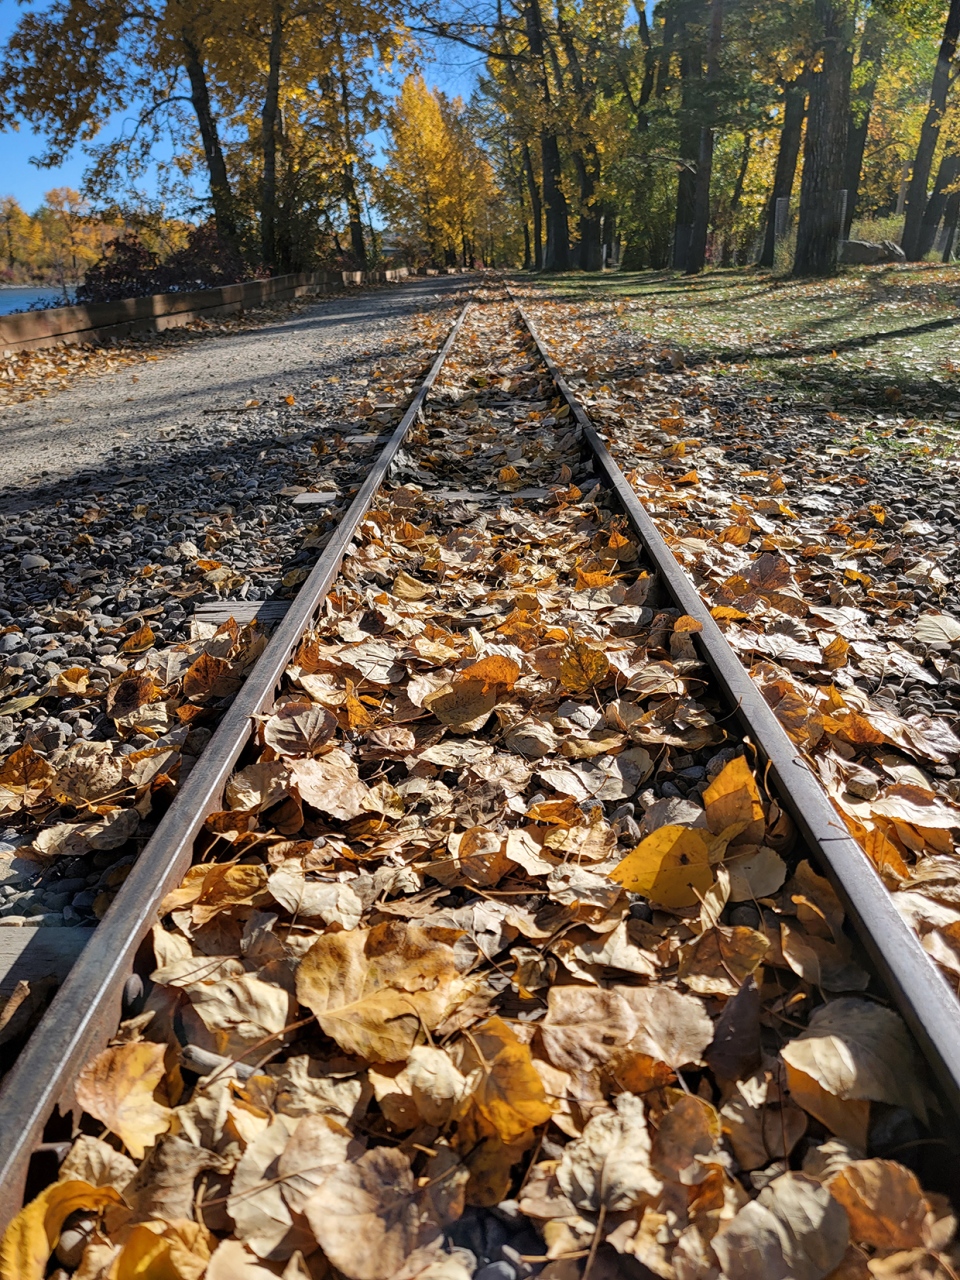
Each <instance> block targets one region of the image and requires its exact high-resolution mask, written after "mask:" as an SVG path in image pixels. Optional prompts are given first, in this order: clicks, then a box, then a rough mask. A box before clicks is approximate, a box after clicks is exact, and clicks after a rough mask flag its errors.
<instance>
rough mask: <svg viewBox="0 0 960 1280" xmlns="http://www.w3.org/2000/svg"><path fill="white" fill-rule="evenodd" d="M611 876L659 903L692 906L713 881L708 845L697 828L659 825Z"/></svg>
mask: <svg viewBox="0 0 960 1280" xmlns="http://www.w3.org/2000/svg"><path fill="white" fill-rule="evenodd" d="M610 877H611V879H612V880H616V882H617V883H618V884H622V885H623V887H624V888H625V889H628V890H630V891H631V892H632V893H642V894H645V895H646V896H647V897H649V898H651V899H652V900H653V901H654V902H657V903H659V904H660V905H661V906H664V907H668V908H673V907H692V906H695V905H696V904H697V903H698V902H699V901H700V899H701V897H702V896H703V895H704V894H705V893H706V892H707V890H708V889H709V888H710V886H711V885H712V884H713V870H712V868H711V866H710V846H709V844H708V842H707V839H706V836H705V835H704V833H703V832H702V831H701V830H699V828H697V827H678V826H673V825H667V826H665V827H659V828H658V829H657V830H656V831H653V832H651V834H650V835H648V836H647V837H646V839H644V840H641V841H640V843H639V844H638V845H637V847H636V848H635V849H633V850H632V851H631V852H630V853H628V854H627V856H626V857H625V858H624V859H623V860H622V861H621V862H620V863H619V864H618V865H617V866H616V867H615V868H614V869H613V871H611V873H610Z"/></svg>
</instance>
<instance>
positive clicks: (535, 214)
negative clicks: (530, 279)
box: [522, 142, 543, 271]
mask: <svg viewBox="0 0 960 1280" xmlns="http://www.w3.org/2000/svg"><path fill="white" fill-rule="evenodd" d="M522 148H523V173H524V176H525V178H526V180H527V191H528V192H529V194H530V216H531V221H532V222H533V269H534V271H542V270H543V206H542V204H541V202H540V185H539V183H538V182H537V175H536V173H535V172H534V168H533V156H531V154H530V147H529V145H528V144H527V143H526V142H524V143H523V144H522Z"/></svg>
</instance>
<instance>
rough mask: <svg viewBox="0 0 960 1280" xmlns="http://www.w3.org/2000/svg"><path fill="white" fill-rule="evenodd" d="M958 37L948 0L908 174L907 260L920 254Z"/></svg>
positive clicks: (955, 5)
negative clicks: (928, 189) (911, 166)
mask: <svg viewBox="0 0 960 1280" xmlns="http://www.w3.org/2000/svg"><path fill="white" fill-rule="evenodd" d="M958 39H960V0H950V7H949V9H948V10H947V17H946V21H945V23H944V27H943V38H942V40H941V41H940V51H939V53H938V55H937V65H936V67H935V68H934V72H933V80H932V81H931V84H930V102H929V105H928V107H927V114H926V116H925V118H924V121H923V125H922V126H921V129H920V141H919V143H918V144H917V154H916V156H915V157H914V161H913V173H912V174H911V177H910V186H909V187H908V188H907V203H906V207H905V210H904V219H903V236H902V237H901V240H900V245H901V248H902V249H903V251H904V253H905V254H906V255H907V260H908V261H909V262H917V261H919V259H920V258H922V257H923V252H922V246H923V215H924V210H925V209H926V207H927V184H928V183H929V181H930V170H931V168H932V167H933V156H934V152H935V151H936V149H937V140H938V139H939V137H940V125H941V123H942V121H943V116H944V112H945V111H946V109H947V93H948V92H949V89H950V77H951V70H952V67H953V61H954V58H955V57H956V54H957V40H958Z"/></svg>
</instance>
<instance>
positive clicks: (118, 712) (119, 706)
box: [105, 671, 161, 720]
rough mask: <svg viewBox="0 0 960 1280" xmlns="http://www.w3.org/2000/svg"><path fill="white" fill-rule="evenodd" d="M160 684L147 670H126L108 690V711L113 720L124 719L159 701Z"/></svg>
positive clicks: (106, 708)
mask: <svg viewBox="0 0 960 1280" xmlns="http://www.w3.org/2000/svg"><path fill="white" fill-rule="evenodd" d="M160 696H161V690H160V688H159V686H158V685H157V684H156V683H155V682H154V680H153V677H152V676H150V675H148V674H147V673H146V672H145V671H125V672H124V674H123V675H122V676H119V677H118V678H117V679H116V680H114V682H113V684H112V685H111V686H110V688H109V689H108V690H107V701H106V707H105V710H106V713H107V715H108V716H109V717H110V719H111V720H122V719H123V718H124V717H125V716H129V715H132V713H133V712H134V711H138V710H139V709H140V708H141V707H143V706H148V705H149V704H150V703H153V702H157V701H158V700H159V698H160Z"/></svg>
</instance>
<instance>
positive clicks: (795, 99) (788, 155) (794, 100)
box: [757, 77, 807, 267]
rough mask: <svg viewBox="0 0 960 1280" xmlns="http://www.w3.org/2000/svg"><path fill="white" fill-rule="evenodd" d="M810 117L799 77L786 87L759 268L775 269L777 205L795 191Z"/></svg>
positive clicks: (758, 262)
mask: <svg viewBox="0 0 960 1280" xmlns="http://www.w3.org/2000/svg"><path fill="white" fill-rule="evenodd" d="M806 114H807V88H806V83H805V81H804V80H803V79H802V78H800V77H798V78H797V79H796V80H790V81H788V82H787V83H786V84H784V86H783V125H782V127H781V129H780V145H779V147H778V148H777V165H776V169H775V170H774V175H773V187H772V188H771V191H770V200H769V202H768V204H767V215H766V225H765V229H764V236H763V249H762V250H761V253H760V257H759V259H758V261H757V265H758V266H760V267H772V266H773V262H774V254H775V251H776V243H777V204H778V202H779V201H780V200H789V199H790V193H791V192H792V191H793V180H794V178H795V176H796V172H797V160H798V159H799V157H800V139H801V137H802V135H803V120H804V116H805V115H806Z"/></svg>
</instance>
